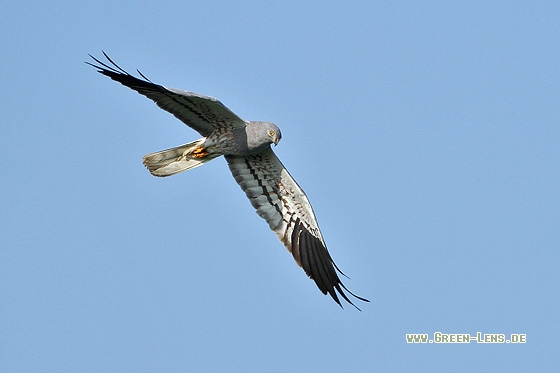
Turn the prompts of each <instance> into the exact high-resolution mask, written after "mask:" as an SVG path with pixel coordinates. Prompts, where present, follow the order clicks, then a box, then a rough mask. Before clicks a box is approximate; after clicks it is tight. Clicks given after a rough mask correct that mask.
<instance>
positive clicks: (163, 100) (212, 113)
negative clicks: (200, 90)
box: [86, 52, 246, 136]
mask: <svg viewBox="0 0 560 373" xmlns="http://www.w3.org/2000/svg"><path fill="white" fill-rule="evenodd" d="M103 54H104V56H105V58H107V60H108V63H104V62H102V61H100V60H98V59H97V58H95V57H93V56H92V55H90V57H91V58H92V59H93V60H94V61H95V62H96V63H97V65H96V64H93V63H89V62H86V63H87V64H89V65H91V66H93V67H95V68H96V69H97V70H98V71H99V72H100V73H101V74H103V75H106V76H108V77H109V78H111V79H113V80H115V81H117V82H119V83H121V84H122V85H124V86H127V87H128V88H131V89H133V90H135V91H136V92H138V93H140V94H142V95H144V96H146V97H148V98H149V99H151V100H153V101H154V102H155V103H156V104H157V105H158V106H159V107H160V108H162V109H163V110H166V111H168V112H170V113H171V114H173V115H174V116H175V117H176V118H177V119H179V120H180V121H181V122H183V123H185V124H186V125H187V126H189V127H191V128H193V129H194V130H196V131H197V132H198V133H200V134H201V135H202V136H208V135H210V133H212V131H214V130H215V129H217V128H224V127H226V128H243V127H245V125H246V122H245V121H244V120H243V119H241V118H240V117H238V116H237V115H236V114H235V113H233V112H232V111H231V110H230V109H228V108H227V107H226V106H225V105H224V104H222V103H221V102H220V101H218V100H217V99H215V98H213V97H209V96H204V95H200V94H197V93H193V92H188V91H182V90H179V89H175V88H167V87H164V86H161V85H159V84H154V83H152V82H151V81H150V80H149V79H148V78H146V77H145V76H144V75H143V74H142V73H141V72H140V71H138V73H139V74H140V76H141V77H142V78H143V79H139V78H136V77H135V76H133V75H131V74H129V73H128V72H126V71H125V70H123V69H121V68H120V67H119V66H118V65H117V64H116V63H114V62H113V60H111V59H110V58H109V56H107V55H106V54H105V52H103Z"/></svg>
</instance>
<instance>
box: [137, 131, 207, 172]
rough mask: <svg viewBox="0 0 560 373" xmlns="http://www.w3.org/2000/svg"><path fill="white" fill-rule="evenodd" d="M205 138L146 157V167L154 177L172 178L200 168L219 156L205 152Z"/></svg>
mask: <svg viewBox="0 0 560 373" xmlns="http://www.w3.org/2000/svg"><path fill="white" fill-rule="evenodd" d="M204 140H205V139H204V138H202V139H200V140H196V141H193V142H190V143H188V144H184V145H180V146H177V147H175V148H171V149H167V150H162V151H159V152H155V153H151V154H147V155H145V156H144V166H146V167H147V168H148V170H149V171H150V173H151V174H152V175H154V176H160V177H164V176H170V175H175V174H177V173H179V172H182V171H186V170H190V169H192V168H195V167H198V166H200V165H202V164H204V163H206V162H208V161H211V160H212V159H214V158H216V157H217V156H218V155H214V154H208V153H207V152H205V150H204V148H203V146H202V144H203V143H204Z"/></svg>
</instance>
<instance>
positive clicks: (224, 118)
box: [86, 52, 369, 309]
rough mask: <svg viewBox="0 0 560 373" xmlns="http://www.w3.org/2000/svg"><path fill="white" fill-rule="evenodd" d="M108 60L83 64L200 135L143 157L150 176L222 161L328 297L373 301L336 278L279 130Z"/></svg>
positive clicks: (258, 210)
mask: <svg viewBox="0 0 560 373" xmlns="http://www.w3.org/2000/svg"><path fill="white" fill-rule="evenodd" d="M103 54H104V56H105V58H107V63H104V62H101V61H100V60H98V59H97V58H95V57H93V56H92V55H90V57H91V58H92V59H93V60H94V61H95V63H96V64H94V63H90V62H86V63H87V64H89V65H91V66H93V67H95V68H96V69H97V70H98V72H100V73H101V74H103V75H106V76H108V77H109V78H111V79H113V80H115V81H117V82H119V83H121V84H123V85H125V86H127V87H129V88H131V89H133V90H135V91H136V92H138V93H140V94H142V95H144V96H146V97H148V98H150V99H151V100H153V101H154V102H155V103H156V104H157V105H158V106H159V107H160V108H162V109H163V110H166V111H168V112H170V113H171V114H173V115H174V116H175V117H177V119H179V120H180V121H182V122H183V123H185V124H186V125H187V126H189V127H191V128H193V129H194V130H195V131H197V132H198V133H200V134H201V135H202V136H203V137H202V138H201V139H199V140H196V141H193V142H190V143H187V144H185V145H180V146H177V147H175V148H171V149H167V150H162V151H159V152H155V153H151V154H148V155H146V156H144V165H145V166H146V167H147V168H148V170H149V171H150V173H151V174H152V175H154V176H160V177H164V176H170V175H174V174H176V173H178V172H181V171H186V170H190V169H192V168H195V167H198V166H201V165H202V164H204V163H206V162H208V161H210V160H212V159H214V158H216V157H219V156H221V155H223V156H224V157H225V159H226V161H227V163H228V165H229V168H230V170H231V173H232V174H233V177H234V178H235V181H237V183H238V184H239V186H241V189H243V191H244V192H245V193H246V195H247V197H248V198H249V200H250V201H251V204H252V205H253V207H254V208H255V209H256V210H257V214H258V215H259V216H261V217H262V218H263V219H265V220H266V222H267V223H268V225H269V227H270V229H272V230H273V231H274V232H275V233H276V235H277V236H278V238H279V239H280V241H281V242H282V243H283V244H284V245H285V246H286V248H287V249H288V251H289V252H290V253H291V254H292V255H293V257H294V259H295V261H296V263H297V264H298V265H299V266H300V267H302V268H303V270H304V271H305V273H306V274H307V276H309V277H310V278H311V279H313V281H315V284H317V287H318V288H319V290H321V292H322V293H323V294H325V295H326V294H329V295H330V296H331V297H332V298H333V300H334V301H335V302H336V303H338V304H339V305H340V306H341V307H342V304H341V302H340V299H339V295H340V296H341V297H342V298H343V299H344V300H346V301H347V302H348V303H350V304H351V305H353V306H354V307H356V305H355V304H354V303H352V301H351V300H350V299H349V297H348V295H347V294H345V292H344V291H346V292H348V293H349V294H350V295H352V296H353V297H355V298H356V299H359V300H361V301H364V302H369V301H368V300H367V299H365V298H361V297H359V296H357V295H355V294H353V293H352V292H351V291H349V290H348V289H347V288H346V287H345V286H344V284H343V283H342V282H341V280H340V278H339V277H338V273H340V274H342V275H344V274H343V273H342V272H341V271H340V270H339V269H338V267H337V266H336V264H335V263H334V262H333V260H332V258H331V256H330V254H329V252H328V250H327V246H326V245H325V241H324V240H323V236H322V235H321V231H320V230H319V226H318V225H317V219H316V218H315V214H314V213H313V209H312V208H311V204H310V203H309V200H308V199H307V196H306V195H305V193H304V192H303V190H302V189H301V188H300V187H299V185H298V184H297V183H296V181H295V180H294V179H293V178H292V176H291V175H290V174H289V173H288V171H287V170H286V168H284V166H283V165H282V163H280V160H279V159H278V158H277V157H276V155H275V154H274V152H273V151H272V149H271V147H270V145H271V144H274V145H277V144H278V142H279V141H280V139H281V138H282V134H281V132H280V129H279V128H278V127H276V125H274V124H272V123H269V122H253V121H246V120H243V119H241V118H240V117H238V116H237V115H236V114H234V113H233V112H232V111H231V110H229V109H228V108H227V107H226V106H224V105H223V104H222V103H221V102H220V101H218V100H217V99H215V98H213V97H208V96H203V95H200V94H197V93H192V92H187V91H182V90H178V89H174V88H167V87H164V86H161V85H158V84H154V83H152V82H151V81H150V80H149V79H148V78H146V77H145V76H144V75H143V74H142V73H141V72H140V71H138V73H139V74H140V76H141V78H142V79H140V78H136V77H134V76H132V75H130V74H129V73H127V72H126V71H125V70H123V69H121V68H120V67H119V66H118V65H117V64H115V63H114V62H113V61H112V60H111V59H110V58H109V56H107V54H105V52H103ZM337 272H338V273H337ZM356 308H358V307H356ZM358 309H359V308H358Z"/></svg>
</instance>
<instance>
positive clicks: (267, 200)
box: [225, 147, 369, 308]
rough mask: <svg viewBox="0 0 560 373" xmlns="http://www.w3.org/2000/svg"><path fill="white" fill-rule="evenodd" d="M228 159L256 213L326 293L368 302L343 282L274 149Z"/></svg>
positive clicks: (303, 198) (312, 216)
mask: <svg viewBox="0 0 560 373" xmlns="http://www.w3.org/2000/svg"><path fill="white" fill-rule="evenodd" d="M225 158H226V160H227V162H228V165H229V168H230V170H231V172H232V174H233V177H235V180H236V181H237V183H238V184H239V185H240V186H241V189H243V191H245V194H247V197H248V198H249V200H250V201H251V204H252V205H253V207H254V208H255V209H257V214H259V216H261V217H262V218H263V219H265V220H266V221H267V222H268V225H269V226H270V229H272V230H273V231H274V232H276V235H277V236H278V238H279V239H280V241H282V243H284V245H285V246H286V248H287V249H288V251H289V252H290V253H292V255H293V257H294V259H295V261H296V263H297V264H298V265H299V266H300V267H302V268H303V270H304V271H305V273H306V274H307V276H309V277H310V278H311V279H313V281H315V283H316V284H317V287H318V288H319V290H321V292H323V294H327V293H328V294H329V295H330V296H331V297H332V298H333V299H334V301H335V302H336V303H338V304H339V305H340V306H342V304H341V303H340V300H339V298H338V295H340V296H342V298H343V299H345V300H346V301H347V302H348V303H350V304H351V305H353V306H354V307H356V306H355V305H354V303H352V301H350V299H349V298H348V296H347V295H346V294H345V293H344V290H346V291H347V292H348V293H350V294H351V295H352V296H354V297H356V298H357V299H359V300H362V301H365V302H369V301H368V300H367V299H364V298H361V297H358V296H356V295H354V294H353V293H352V292H351V291H349V290H348V289H347V288H346V287H345V286H344V284H342V282H341V281H340V278H339V277H338V273H341V274H343V273H342V272H341V271H340V270H339V269H338V267H337V266H336V264H334V262H333V260H332V258H331V256H330V254H329V252H328V250H327V247H326V245H325V241H324V240H323V236H322V235H321V231H320V230H319V226H318V225H317V220H316V218H315V214H314V213H313V209H312V208H311V204H310V203H309V200H308V199H307V196H306V195H305V193H304V192H303V190H302V189H301V188H300V187H299V185H298V184H297V183H296V181H295V180H294V179H293V178H292V176H291V175H290V174H289V173H288V171H287V170H286V169H285V168H284V166H283V165H282V163H281V162H280V160H279V159H278V157H276V155H275V154H274V152H273V151H272V149H271V148H270V147H269V148H267V149H266V150H265V151H263V152H261V153H259V154H252V155H247V156H243V157H241V156H231V155H228V156H226V157H225ZM337 272H338V273H337ZM356 308H358V307H356Z"/></svg>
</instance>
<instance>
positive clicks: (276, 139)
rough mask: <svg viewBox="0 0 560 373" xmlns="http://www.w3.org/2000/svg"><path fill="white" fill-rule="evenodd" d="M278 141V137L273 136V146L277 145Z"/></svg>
mask: <svg viewBox="0 0 560 373" xmlns="http://www.w3.org/2000/svg"><path fill="white" fill-rule="evenodd" d="M278 141H280V139H279V138H278V137H275V138H274V146H276V145H278Z"/></svg>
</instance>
